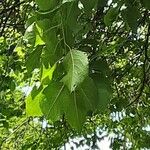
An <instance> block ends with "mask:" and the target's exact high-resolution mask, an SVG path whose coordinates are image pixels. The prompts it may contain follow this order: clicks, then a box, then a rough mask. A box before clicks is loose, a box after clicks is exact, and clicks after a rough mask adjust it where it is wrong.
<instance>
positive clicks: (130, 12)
mask: <svg viewBox="0 0 150 150" xmlns="http://www.w3.org/2000/svg"><path fill="white" fill-rule="evenodd" d="M139 16H140V13H139V11H138V8H137V7H135V6H129V7H127V9H125V10H123V11H122V17H123V18H124V20H125V22H126V23H127V24H128V26H129V27H130V28H131V29H132V31H133V32H136V31H137V26H138V19H139Z"/></svg>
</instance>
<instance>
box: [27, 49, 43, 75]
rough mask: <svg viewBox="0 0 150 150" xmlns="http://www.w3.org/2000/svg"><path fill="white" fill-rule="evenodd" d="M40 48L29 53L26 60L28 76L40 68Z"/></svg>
mask: <svg viewBox="0 0 150 150" xmlns="http://www.w3.org/2000/svg"><path fill="white" fill-rule="evenodd" d="M42 48H43V47H42V46H37V47H36V49H35V50H34V51H33V52H32V53H30V55H29V57H28V58H27V60H26V68H27V71H28V73H29V74H30V73H31V72H32V71H33V70H34V69H35V68H38V67H39V66H40V56H41V53H42Z"/></svg>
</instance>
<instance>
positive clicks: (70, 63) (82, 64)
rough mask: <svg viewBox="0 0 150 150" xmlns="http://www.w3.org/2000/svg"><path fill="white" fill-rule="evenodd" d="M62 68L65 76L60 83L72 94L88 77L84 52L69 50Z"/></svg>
mask: <svg viewBox="0 0 150 150" xmlns="http://www.w3.org/2000/svg"><path fill="white" fill-rule="evenodd" d="M64 67H65V70H66V72H67V74H66V75H65V76H64V77H63V79H62V81H63V83H64V84H65V85H66V86H67V87H68V89H69V90H70V92H72V91H74V90H75V88H76V86H78V85H79V84H80V83H81V82H83V80H84V79H85V78H86V76H87V75H88V57H87V55H86V54H85V53H84V52H81V51H78V50H70V52H69V53H68V54H67V56H66V57H65V58H64Z"/></svg>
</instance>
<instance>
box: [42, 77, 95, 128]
mask: <svg viewBox="0 0 150 150" xmlns="http://www.w3.org/2000/svg"><path fill="white" fill-rule="evenodd" d="M43 93H44V94H45V96H46V99H44V100H43V101H41V109H42V112H43V113H44V114H45V116H46V118H48V119H51V120H52V121H56V120H58V119H60V117H61V116H62V115H63V114H65V116H66V119H67V121H68V122H69V124H70V125H71V126H72V127H73V128H76V129H81V127H82V124H83V123H84V121H85V119H86V114H87V112H88V111H90V110H92V111H94V110H95V109H96V107H97V104H98V103H97V99H98V93H97V89H96V86H95V84H94V82H93V80H92V79H90V78H86V79H85V80H84V82H83V83H82V84H80V86H79V87H78V88H77V90H75V91H74V92H73V93H70V92H69V90H68V89H67V88H66V87H65V86H64V85H63V83H57V82H51V83H50V84H49V85H48V86H47V87H46V88H45V90H44V91H43Z"/></svg>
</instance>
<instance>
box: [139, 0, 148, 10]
mask: <svg viewBox="0 0 150 150" xmlns="http://www.w3.org/2000/svg"><path fill="white" fill-rule="evenodd" d="M141 3H142V5H143V6H144V7H145V8H147V9H150V1H149V0H141Z"/></svg>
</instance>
